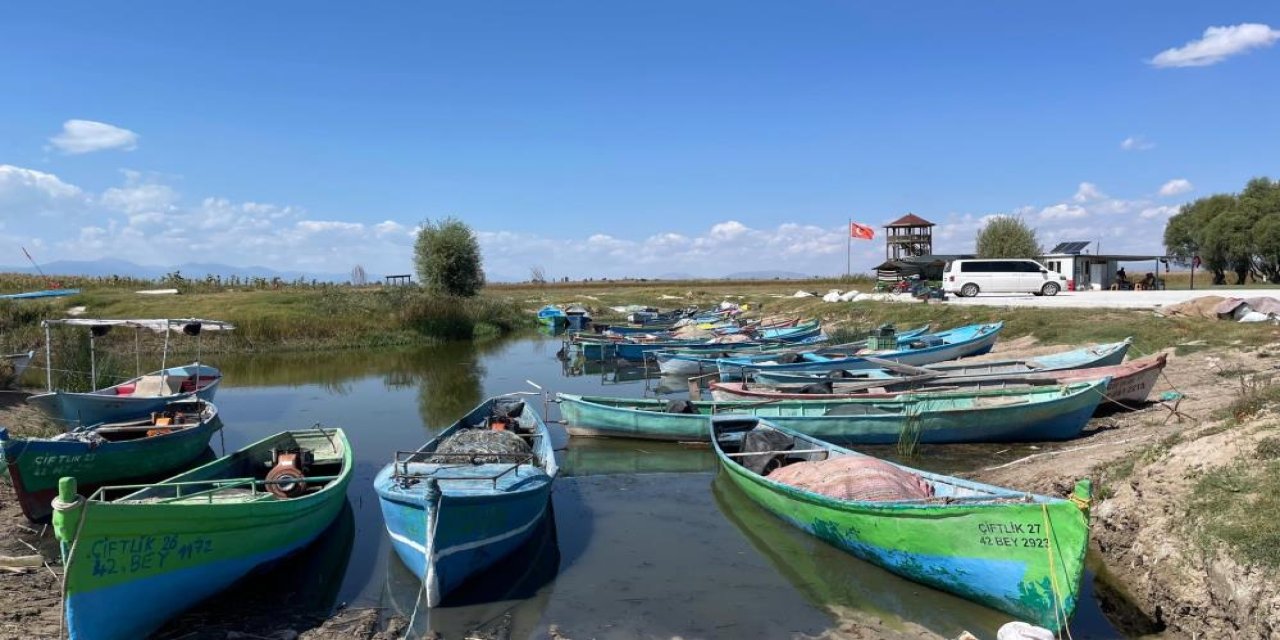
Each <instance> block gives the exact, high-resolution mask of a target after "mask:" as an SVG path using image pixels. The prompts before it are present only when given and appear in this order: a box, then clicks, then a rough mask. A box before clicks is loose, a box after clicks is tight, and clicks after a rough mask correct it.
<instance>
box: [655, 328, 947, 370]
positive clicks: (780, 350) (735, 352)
mask: <svg viewBox="0 0 1280 640" xmlns="http://www.w3.org/2000/svg"><path fill="white" fill-rule="evenodd" d="M928 331H929V325H925V326H923V327H918V328H915V329H911V330H909V331H904V332H902V333H899V334H898V344H899V345H901V346H906V345H907V344H909V343H910V342H911V341H912V340H915V339H916V338H919V337H920V336H922V335H924V334H926V333H928ZM798 344H812V342H809V341H807V340H806V341H801V342H799V343H795V342H792V343H765V344H754V343H753V344H750V345H748V346H747V347H741V348H738V349H732V350H730V349H721V350H719V352H716V351H714V350H712V351H711V352H710V353H708V352H707V350H706V349H701V350H699V349H686V348H675V349H663V350H661V351H656V352H654V353H652V354H650V355H651V357H652V358H653V359H654V360H656V361H657V363H658V369H659V370H660V371H661V372H662V374H663V375H685V376H696V375H703V374H706V373H714V372H716V371H719V360H720V359H722V358H741V357H743V356H744V355H747V354H749V353H751V352H755V353H756V354H759V355H760V356H761V357H762V358H766V359H776V358H778V357H780V356H781V355H783V354H785V353H794V354H796V356H797V359H803V358H804V355H805V354H816V355H819V356H826V355H830V354H836V353H850V352H854V351H859V350H861V349H863V348H865V347H866V346H867V341H866V340H859V341H857V342H849V343H845V344H838V345H831V346H827V347H818V348H813V349H801V348H798V346H797V345H798ZM725 346H726V347H733V346H735V345H725ZM793 375H794V374H793Z"/></svg>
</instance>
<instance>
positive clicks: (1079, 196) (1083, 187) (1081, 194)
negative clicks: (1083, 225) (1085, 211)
mask: <svg viewBox="0 0 1280 640" xmlns="http://www.w3.org/2000/svg"><path fill="white" fill-rule="evenodd" d="M1105 197H1107V194H1105V193H1103V192H1101V191H1099V190H1098V185H1096V184H1093V183H1092V182H1081V183H1080V186H1079V187H1078V188H1077V189H1076V195H1074V196H1072V197H1071V199H1072V200H1075V201H1076V202H1092V201H1094V200H1101V199H1103V198H1105Z"/></svg>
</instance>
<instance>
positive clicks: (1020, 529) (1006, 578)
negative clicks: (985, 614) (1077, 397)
mask: <svg viewBox="0 0 1280 640" xmlns="http://www.w3.org/2000/svg"><path fill="white" fill-rule="evenodd" d="M704 422H706V423H707V427H708V428H709V432H710V434H711V442H712V447H713V449H714V451H715V453H716V457H717V458H718V459H719V461H720V468H721V470H722V472H723V473H724V474H725V475H727V476H728V477H729V478H730V479H731V480H732V482H733V483H734V484H735V485H737V486H738V487H739V488H740V489H742V491H743V492H744V493H745V494H746V495H747V496H748V497H749V498H750V499H751V500H752V501H754V502H756V503H757V504H759V505H760V506H762V507H764V508H765V509H766V510H768V511H770V512H771V513H773V515H775V516H777V517H778V518H781V519H782V520H784V521H786V522H788V523H790V524H791V525H793V526H795V527H798V528H800V529H802V530H804V531H807V532H808V533H810V534H812V535H814V536H816V537H818V538H821V539H822V540H824V541H826V542H827V543H829V544H832V545H834V546H836V547H838V548H840V549H843V550H845V551H847V552H849V553H851V554H853V555H855V556H857V557H859V558H861V559H863V560H866V561H867V562H871V563H873V564H876V565H879V566H881V567H884V568H885V569H888V570H889V571H892V572H894V573H897V574H898V575H901V576H903V577H906V578H908V579H910V580H914V581H916V582H919V583H921V584H926V585H929V586H931V587H934V588H937V589H941V590H943V591H947V592H950V593H955V594H957V595H959V596H961V597H964V598H967V599H970V600H973V601H975V602H978V603H980V604H983V605H986V606H988V607H991V608H994V609H998V610H1000V611H1003V612H1006V613H1008V614H1010V615H1013V616H1015V617H1017V618H1019V619H1021V620H1024V621H1027V622H1031V623H1033V624H1036V625H1039V626H1041V627H1045V628H1047V629H1050V630H1051V631H1055V632H1056V631H1059V630H1062V629H1064V628H1065V627H1066V626H1067V624H1068V622H1069V621H1070V619H1071V616H1072V614H1073V613H1074V612H1075V608H1076V605H1077V603H1078V601H1079V595H1080V581H1081V576H1083V574H1084V559H1085V553H1086V551H1087V549H1088V544H1089V505H1090V501H1091V499H1092V486H1091V484H1090V482H1089V480H1087V479H1086V480H1081V481H1080V482H1078V483H1077V484H1076V486H1075V489H1074V491H1073V493H1072V495H1071V496H1070V498H1069V499H1064V498H1053V497H1048V496H1040V495H1033V494H1030V493H1023V492H1020V491H1013V490H1010V489H1004V488H1001V487H995V486H991V485H985V484H980V483H977V482H971V481H968V480H964V479H961V478H953V477H950V476H944V475H940V474H935V473H929V472H927V471H920V470H918V469H912V468H910V467H906V466H903V465H898V464H893V463H889V462H885V461H877V459H875V458H871V457H870V456H865V455H863V454H860V453H857V452H855V451H850V450H848V449H843V448H840V447H838V446H835V445H832V444H830V443H827V442H824V441H823V440H819V439H817V438H811V437H808V436H806V435H804V434H802V433H799V432H797V431H794V430H792V429H788V428H786V427H784V426H781V425H777V424H773V423H771V422H770V421H767V420H763V419H760V418H753V417H749V416H715V417H712V418H711V419H710V420H706V419H704ZM850 458H857V459H858V460H853V459H850ZM833 461H841V463H844V464H846V465H847V467H848V468H853V469H857V468H858V466H859V465H866V467H872V466H873V465H874V466H875V467H876V468H877V469H886V468H888V469H887V470H892V469H896V470H898V473H897V475H898V476H900V477H905V478H907V479H909V480H911V481H912V482H913V483H914V484H915V487H914V488H915V489H916V490H917V493H918V495H919V496H923V497H910V498H903V497H898V496H892V495H889V496H887V497H886V496H885V495H883V494H891V493H893V492H886V491H884V488H883V487H884V485H883V484H880V485H878V486H875V487H870V488H873V489H874V490H875V491H874V492H872V491H867V493H868V494H872V493H880V494H882V495H879V496H877V497H882V498H883V499H879V500H870V499H845V498H843V497H833V496H832V495H829V494H826V493H823V492H819V491H818V490H816V489H818V488H820V487H815V486H812V485H804V486H800V483H798V482H796V481H795V480H791V481H790V482H783V481H781V480H780V479H781V478H789V479H794V478H796V477H798V476H799V474H795V473H780V471H784V470H787V471H794V470H793V469H789V468H790V467H791V466H792V465H796V464H811V465H812V464H814V463H824V462H833ZM863 461H867V462H866V463H864V462H863ZM813 471H818V469H817V468H816V467H815V468H813ZM814 477H816V474H815V476H814ZM846 477H850V478H863V479H864V481H866V482H871V483H875V482H876V481H878V480H880V479H881V478H883V477H884V475H883V473H881V474H880V475H870V474H866V475H861V476H859V475H856V474H850V475H849V476H846ZM819 482H821V480H820V481H819ZM881 482H883V481H881ZM855 488H857V486H856V485H855ZM846 490H847V489H846ZM864 490H865V489H864ZM903 493H904V494H905V493H907V492H903Z"/></svg>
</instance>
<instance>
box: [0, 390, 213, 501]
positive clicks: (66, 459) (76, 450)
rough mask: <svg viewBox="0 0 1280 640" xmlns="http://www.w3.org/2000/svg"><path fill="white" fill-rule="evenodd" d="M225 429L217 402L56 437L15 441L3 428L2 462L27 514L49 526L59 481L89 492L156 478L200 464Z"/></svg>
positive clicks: (174, 405)
mask: <svg viewBox="0 0 1280 640" xmlns="http://www.w3.org/2000/svg"><path fill="white" fill-rule="evenodd" d="M221 428H222V422H221V421H220V420H218V409H217V407H215V406H214V405H213V403H212V402H204V401H203V400H182V401H178V402H170V403H169V404H168V405H166V406H165V407H164V408H163V409H161V410H160V411H158V412H156V413H154V414H152V415H151V416H148V417H146V418H142V419H140V420H132V421H129V422H114V423H104V424H97V425H93V426H90V427H81V428H78V429H75V430H74V431H70V432H68V433H63V434H61V435H58V436H55V437H52V438H21V437H17V438H15V437H10V436H9V432H8V430H7V429H4V428H0V460H3V462H4V465H5V467H6V468H7V469H8V470H9V477H10V478H11V479H12V480H13V489H14V492H15V493H17V494H18V504H19V506H21V507H22V513H23V515H25V516H27V519H29V520H31V521H33V522H47V521H48V519H49V516H50V514H52V509H51V507H50V506H49V505H50V503H51V502H52V500H53V498H54V496H56V495H57V494H58V479H59V478H63V477H66V476H70V477H73V478H75V479H76V481H77V482H78V483H79V486H80V488H81V489H82V490H85V491H92V490H94V489H97V488H98V487H100V486H102V485H104V484H107V483H116V482H128V481H132V480H139V479H144V478H149V479H154V478H155V477H157V476H163V475H164V474H168V473H172V472H173V471H176V470H179V469H182V468H183V467H185V466H187V465H188V464H190V463H191V462H192V461H194V460H196V459H197V458H198V457H199V456H200V455H201V454H202V453H204V451H205V450H206V449H207V448H208V446H209V439H210V438H211V437H213V434H214V433H216V432H217V431H218V429H221Z"/></svg>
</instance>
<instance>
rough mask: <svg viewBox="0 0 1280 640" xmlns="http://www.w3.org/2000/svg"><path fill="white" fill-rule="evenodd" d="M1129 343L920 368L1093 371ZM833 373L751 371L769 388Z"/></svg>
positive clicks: (993, 372)
mask: <svg viewBox="0 0 1280 640" xmlns="http://www.w3.org/2000/svg"><path fill="white" fill-rule="evenodd" d="M1132 344H1133V340H1132V339H1126V340H1124V341H1122V342H1112V343H1107V344H1099V345H1094V346H1091V347H1082V348H1079V349H1071V350H1069V351H1061V352H1058V353H1051V354H1046V355H1041V356H1036V357H1034V358H1020V359H1008V360H987V361H984V362H973V361H969V360H959V361H956V362H938V363H935V364H928V365H924V367H923V368H925V369H928V370H930V371H933V372H936V373H939V374H941V375H942V376H946V377H978V376H997V375H1020V374H1031V373H1042V372H1051V371H1065V370H1068V369H1094V368H1097V367H1110V366H1115V365H1118V364H1120V363H1121V362H1124V358H1125V355H1126V354H1127V353H1128V352H1129V347H1130V346H1131V345H1132ZM832 371H840V370H839V369H834V370H817V371H805V370H800V371H763V370H755V371H752V375H751V379H752V380H754V381H756V382H760V383H763V384H770V385H785V384H811V383H813V382H815V379H817V380H822V379H825V378H827V377H829V374H830V373H831V372H832ZM848 373H852V374H856V375H858V376H859V377H863V376H865V377H866V378H894V377H898V376H899V375H901V374H897V373H894V372H892V371H889V370H886V369H870V368H868V369H853V370H849V371H848ZM845 381H846V382H848V381H852V380H851V379H846V380H845Z"/></svg>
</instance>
